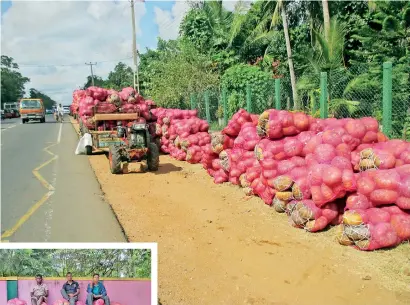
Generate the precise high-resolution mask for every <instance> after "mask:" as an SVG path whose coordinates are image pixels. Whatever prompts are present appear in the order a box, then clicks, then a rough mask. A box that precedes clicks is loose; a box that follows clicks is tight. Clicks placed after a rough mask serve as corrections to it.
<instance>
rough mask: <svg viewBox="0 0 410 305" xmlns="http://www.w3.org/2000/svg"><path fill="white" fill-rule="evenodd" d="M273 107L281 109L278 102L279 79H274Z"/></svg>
mask: <svg viewBox="0 0 410 305" xmlns="http://www.w3.org/2000/svg"><path fill="white" fill-rule="evenodd" d="M275 108H276V109H277V110H281V109H282V107H281V103H280V79H279V78H277V79H275Z"/></svg>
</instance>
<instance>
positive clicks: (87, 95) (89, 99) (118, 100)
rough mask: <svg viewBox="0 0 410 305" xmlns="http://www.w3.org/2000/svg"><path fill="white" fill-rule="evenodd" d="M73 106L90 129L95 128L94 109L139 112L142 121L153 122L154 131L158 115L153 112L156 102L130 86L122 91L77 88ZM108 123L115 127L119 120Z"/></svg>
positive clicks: (101, 111)
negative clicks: (147, 98)
mask: <svg viewBox="0 0 410 305" xmlns="http://www.w3.org/2000/svg"><path fill="white" fill-rule="evenodd" d="M72 108H73V109H74V111H75V113H77V114H78V116H79V120H81V121H82V123H83V124H84V125H85V126H86V127H87V128H88V129H90V130H93V129H95V122H94V121H93V118H92V117H93V115H94V111H95V112H97V113H116V112H120V113H136V112H138V113H140V115H141V119H140V122H144V123H145V122H147V123H153V124H152V125H153V126H152V130H153V131H154V128H155V124H154V123H155V121H156V117H155V116H154V115H153V114H152V112H151V110H152V109H155V108H156V105H155V103H154V102H153V101H151V100H145V99H144V98H143V97H142V96H141V95H139V94H138V93H136V92H135V90H134V89H133V88H130V87H127V88H124V89H122V90H121V91H120V92H117V91H115V90H112V89H104V88H99V87H89V88H87V89H86V90H76V91H74V93H73V102H72ZM124 123H127V122H124ZM106 124H107V125H108V128H110V129H114V128H115V127H116V125H117V122H114V121H112V122H106ZM100 128H102V126H101V127H100Z"/></svg>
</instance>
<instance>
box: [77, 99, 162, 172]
mask: <svg viewBox="0 0 410 305" xmlns="http://www.w3.org/2000/svg"><path fill="white" fill-rule="evenodd" d="M139 119H140V115H139V113H98V108H97V107H95V108H94V115H93V117H92V121H93V122H94V124H95V130H89V129H88V128H87V127H86V126H85V125H84V124H83V122H82V121H81V120H80V131H81V133H82V134H83V135H84V134H85V133H89V134H90V135H91V139H92V146H86V154H87V155H91V154H92V153H93V151H104V152H108V159H109V164H110V170H111V173H113V174H122V173H129V166H128V165H129V164H131V163H142V164H140V165H141V166H140V170H142V171H146V170H149V171H157V170H158V167H159V147H158V146H157V144H156V143H155V142H153V139H152V137H151V135H150V133H149V128H148V124H146V123H141V121H140V120H139ZM109 121H111V122H112V121H116V122H117V126H116V128H115V129H114V128H110V127H109V124H108V122H109ZM124 121H129V123H128V124H126V126H124V125H123V122H124ZM99 122H102V126H101V125H100V126H98V125H99ZM99 127H100V128H99ZM101 129H102V130H101ZM112 129H114V130H112Z"/></svg>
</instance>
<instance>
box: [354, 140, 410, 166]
mask: <svg viewBox="0 0 410 305" xmlns="http://www.w3.org/2000/svg"><path fill="white" fill-rule="evenodd" d="M351 158H352V165H353V167H354V169H355V170H356V171H365V170H369V169H390V168H394V167H398V166H401V165H405V164H410V142H406V141H402V140H389V141H386V142H381V143H375V144H362V145H359V146H358V147H357V149H356V150H355V151H353V152H352V156H351Z"/></svg>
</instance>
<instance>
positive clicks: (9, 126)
mask: <svg viewBox="0 0 410 305" xmlns="http://www.w3.org/2000/svg"><path fill="white" fill-rule="evenodd" d="M13 127H16V125H11V126H9V127H7V128H8V129H10V128H13Z"/></svg>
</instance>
